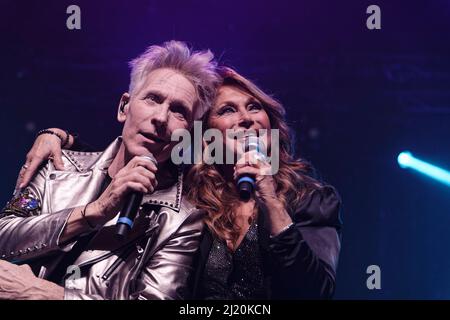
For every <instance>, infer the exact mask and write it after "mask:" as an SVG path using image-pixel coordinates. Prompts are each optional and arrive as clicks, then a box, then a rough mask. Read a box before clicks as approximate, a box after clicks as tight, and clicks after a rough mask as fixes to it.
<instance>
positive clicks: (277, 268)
mask: <svg viewBox="0 0 450 320" xmlns="http://www.w3.org/2000/svg"><path fill="white" fill-rule="evenodd" d="M340 207H341V200H340V197H339V195H338V193H337V192H336V190H335V189H334V188H333V187H332V186H329V185H326V186H324V187H322V188H320V189H317V190H315V191H313V192H312V193H311V194H310V195H309V196H307V197H306V198H305V200H304V201H303V202H302V204H301V205H300V206H299V208H298V209H297V210H296V212H295V213H294V214H293V215H292V217H291V218H292V220H293V222H294V225H293V226H291V227H290V228H289V229H287V230H285V231H283V232H282V233H281V234H279V235H277V236H276V237H273V238H270V236H269V231H268V230H267V228H266V227H265V219H266V215H267V213H266V214H259V216H258V239H259V244H260V249H261V253H262V257H263V271H264V278H265V283H266V288H267V289H268V292H267V299H330V298H332V296H333V294H334V290H335V279H336V268H337V264H338V257H339V251H340V228H341V225H342V224H341V220H340ZM212 243H213V236H212V234H211V233H210V232H209V230H208V229H207V228H205V232H204V233H203V236H202V240H201V242H200V247H199V250H198V253H197V259H196V264H195V266H194V270H195V272H194V274H193V276H192V278H191V281H192V282H191V286H192V290H193V292H192V298H193V299H198V298H201V296H200V284H201V283H200V282H201V281H202V276H203V272H204V268H205V265H206V262H207V259H208V256H209V251H210V249H211V246H212Z"/></svg>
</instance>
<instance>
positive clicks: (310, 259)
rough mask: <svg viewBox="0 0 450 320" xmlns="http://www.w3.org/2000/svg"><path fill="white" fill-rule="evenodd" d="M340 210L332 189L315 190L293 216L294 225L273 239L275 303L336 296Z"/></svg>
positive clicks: (270, 246)
mask: <svg viewBox="0 0 450 320" xmlns="http://www.w3.org/2000/svg"><path fill="white" fill-rule="evenodd" d="M340 206H341V200H340V197H339V195H338V194H337V192H336V190H335V189H334V188H333V187H331V186H324V187H322V188H321V189H318V190H315V191H314V192H313V193H312V194H311V195H310V196H308V197H307V199H305V201H304V202H303V204H302V206H301V207H300V208H299V209H298V210H297V211H296V213H295V214H294V216H293V221H294V224H293V225H292V226H291V227H290V228H289V229H287V230H285V231H284V232H282V233H281V234H279V235H277V236H275V237H273V238H271V239H270V245H269V249H270V256H271V257H272V259H273V260H272V261H273V262H274V265H275V267H274V269H273V283H272V294H273V298H274V299H329V298H331V297H332V296H333V294H334V290H335V278H336V268H337V263H338V257H339V251H340V228H341V220H340V216H339V214H340Z"/></svg>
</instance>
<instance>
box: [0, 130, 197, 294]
mask: <svg viewBox="0 0 450 320" xmlns="http://www.w3.org/2000/svg"><path fill="white" fill-rule="evenodd" d="M120 143H121V140H120V138H118V139H116V140H115V141H114V142H113V143H112V144H111V145H110V146H109V147H108V148H107V149H106V150H105V151H104V152H99V153H92V152H73V151H68V150H63V161H64V167H65V170H64V171H57V170H55V169H54V167H53V165H52V164H51V162H49V163H48V164H47V165H46V166H45V167H43V168H42V169H41V170H40V171H39V172H38V173H37V175H36V176H35V178H34V180H33V181H32V182H31V183H30V185H29V186H28V187H27V189H25V190H23V191H22V192H20V193H19V194H17V195H15V197H14V198H13V199H12V200H11V201H9V202H8V204H7V206H6V208H4V209H3V210H2V212H1V213H0V217H1V218H0V257H1V259H4V260H8V261H11V262H14V263H19V264H22V263H28V264H30V265H31V266H32V268H33V270H34V271H35V272H36V274H37V275H38V276H39V277H41V278H48V277H49V276H50V275H51V274H52V272H53V271H55V269H56V268H57V266H58V263H60V262H61V259H62V258H63V257H64V256H65V255H66V254H68V252H70V250H71V249H72V248H73V247H74V245H75V244H76V242H77V241H78V240H79V238H76V239H75V240H74V241H73V242H71V243H68V244H67V243H64V244H63V243H60V242H59V239H60V236H61V234H62V232H63V229H64V227H65V224H66V222H67V220H68V218H69V216H70V214H71V212H72V210H73V208H74V207H77V206H81V205H85V204H87V203H89V202H91V201H93V200H95V199H97V198H98V197H99V196H100V195H99V194H98V193H99V192H100V188H101V186H102V183H103V182H104V179H105V177H106V176H107V168H108V167H109V165H110V163H111V161H112V160H113V158H114V156H115V155H116V153H117V151H118V149H119V146H120ZM117 217H118V216H116V218H114V219H113V220H110V221H109V222H108V223H106V224H105V225H104V226H101V227H99V228H98V231H97V233H96V234H95V235H94V237H93V238H92V240H91V241H90V242H89V243H88V245H87V247H86V248H85V249H84V250H82V252H81V254H80V255H79V256H78V258H77V259H76V261H75V263H73V265H74V266H73V267H71V269H70V271H71V272H72V274H71V275H70V276H69V278H67V279H66V281H65V299H182V298H184V297H185V296H186V295H187V293H188V292H187V287H186V286H187V277H188V275H189V273H190V272H192V260H193V256H194V254H195V252H196V251H197V248H198V241H199V238H200V235H201V232H202V229H203V222H202V218H203V213H202V212H201V211H199V210H197V209H196V208H195V207H193V206H192V205H191V204H190V203H189V202H187V201H186V200H183V199H182V174H181V172H179V174H178V182H177V183H176V184H174V185H173V186H172V187H170V188H168V189H165V190H158V191H156V192H154V193H153V194H151V195H145V196H144V199H143V201H142V205H141V208H140V211H139V213H138V217H137V218H136V220H135V223H134V227H133V229H132V231H131V233H130V235H129V237H128V238H127V240H125V241H124V242H119V241H118V240H116V239H115V238H114V233H115V230H116V228H115V222H116V220H117Z"/></svg>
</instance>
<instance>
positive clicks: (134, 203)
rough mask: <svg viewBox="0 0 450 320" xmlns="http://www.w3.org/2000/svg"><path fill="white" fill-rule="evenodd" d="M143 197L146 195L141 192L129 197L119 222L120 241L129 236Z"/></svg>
mask: <svg viewBox="0 0 450 320" xmlns="http://www.w3.org/2000/svg"><path fill="white" fill-rule="evenodd" d="M143 197H144V194H143V193H141V192H132V193H130V194H129V195H128V197H127V199H126V201H125V205H124V206H123V209H122V211H121V212H120V216H119V220H117V231H116V237H117V238H118V239H119V240H124V239H125V238H126V237H127V236H128V233H129V232H130V230H131V228H132V227H133V221H134V218H136V215H137V212H138V210H139V206H140V205H141V202H142V198H143Z"/></svg>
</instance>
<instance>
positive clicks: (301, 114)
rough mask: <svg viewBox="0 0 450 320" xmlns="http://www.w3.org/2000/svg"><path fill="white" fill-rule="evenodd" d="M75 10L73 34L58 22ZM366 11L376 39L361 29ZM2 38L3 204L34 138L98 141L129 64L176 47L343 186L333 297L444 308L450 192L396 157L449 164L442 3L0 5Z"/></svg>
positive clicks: (446, 17) (449, 62) (449, 269)
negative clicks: (275, 119)
mask: <svg viewBox="0 0 450 320" xmlns="http://www.w3.org/2000/svg"><path fill="white" fill-rule="evenodd" d="M344 3H345V4H344ZM70 4H77V5H79V6H80V7H81V26H82V29H81V30H74V31H70V30H68V29H67V28H66V19H67V17H68V14H66V8H67V6H69V5H70ZM371 4H377V5H379V6H380V7H381V20H382V29H381V30H373V31H371V30H368V29H367V28H366V18H367V16H368V15H367V14H366V8H367V7H368V6H369V5H371ZM0 30H1V33H0V34H1V38H0V46H1V53H0V56H1V59H0V61H1V75H0V84H1V86H0V87H1V94H0V114H1V126H0V137H1V138H2V141H3V145H4V149H3V152H2V155H1V157H0V159H1V177H2V178H1V179H2V182H1V185H0V201H1V203H5V202H6V201H7V200H8V199H9V198H10V196H11V193H12V191H13V187H14V183H15V179H16V176H17V173H18V170H19V168H20V166H21V165H22V164H23V162H24V157H25V154H26V152H27V150H28V149H29V148H30V147H31V145H32V142H33V140H34V136H35V134H36V132H37V131H38V130H40V129H42V128H46V127H55V126H57V127H62V128H67V129H70V130H72V131H76V132H78V133H79V134H80V135H81V136H82V137H83V138H84V139H85V140H86V141H88V142H90V143H91V144H93V145H95V146H96V147H98V148H99V149H102V148H104V147H106V146H107V145H108V144H109V142H110V141H112V140H113V138H115V137H116V136H117V135H118V134H119V133H120V126H119V124H118V123H117V122H116V121H115V115H116V108H117V104H118V101H119V98H120V95H121V94H122V93H123V92H124V91H126V89H127V87H128V81H129V69H128V66H127V63H126V62H127V61H129V60H130V59H132V58H134V57H135V56H137V55H138V54H140V53H141V52H142V51H143V50H144V49H145V48H146V47H147V46H148V45H150V44H160V43H162V42H164V41H167V40H170V39H177V40H184V41H187V42H188V43H190V44H191V45H192V46H194V47H195V48H210V49H211V50H212V51H213V52H215V54H216V56H217V57H220V61H221V62H222V63H226V64H228V65H231V66H234V67H236V68H237V69H238V70H239V71H240V72H241V73H243V74H244V75H246V76H248V77H249V78H251V79H253V80H255V81H256V82H257V83H258V84H259V85H260V86H261V87H262V88H263V89H265V90H266V91H268V92H271V93H273V94H274V95H275V96H276V97H277V98H278V99H280V100H281V101H282V102H283V103H284V105H285V107H286V109H287V111H288V120H289V122H290V124H291V125H292V127H293V128H295V131H296V133H297V140H296V147H297V151H298V153H299V155H301V156H302V157H305V158H306V159H308V160H310V161H312V162H313V163H314V164H315V166H316V167H317V168H318V169H319V170H320V172H321V173H322V175H323V177H324V178H325V179H326V180H327V181H328V182H329V183H331V184H333V185H334V186H336V187H337V189H338V190H339V191H340V193H341V196H342V198H343V201H344V207H343V218H344V223H345V226H344V230H343V231H344V233H343V246H342V252H341V257H340V265H339V270H338V282H337V292H336V298H338V299H348V298H352V299H399V298H402V299H411V298H413V299H416V298H421V299H450V250H448V246H449V244H450V196H449V195H450V189H449V188H448V187H446V186H445V185H443V184H440V183H438V182H435V181H433V180H431V179H429V178H426V177H424V176H421V175H419V174H416V173H414V172H411V171H409V170H403V169H401V168H399V167H398V165H397V162H396V157H397V155H398V153H399V152H401V151H403V150H410V151H411V152H413V153H414V154H415V155H416V156H417V157H420V158H422V159H424V160H427V161H430V162H432V163H434V164H437V165H440V166H442V167H444V168H447V169H448V168H450V148H449V146H450V142H449V140H450V59H449V54H450V41H449V40H450V4H449V3H448V1H445V0H433V1H431V0H429V1H414V2H411V1H393V0H391V1H370V2H369V1H364V0H361V1H331V0H330V1H323V0H320V1H318V0H308V1H282V0H277V1H245V0H242V1H218V0H206V1H200V0H185V1H169V0H167V1H155V0H153V1H105V0H97V1H75V0H74V1H64V0H58V1H56V0H55V1H50V0H45V1H12V0H2V1H1V7H0ZM371 264H376V265H379V266H380V268H381V285H382V288H381V290H373V291H371V290H368V289H367V287H366V279H367V277H368V275H367V274H366V268H367V266H369V265H371Z"/></svg>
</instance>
